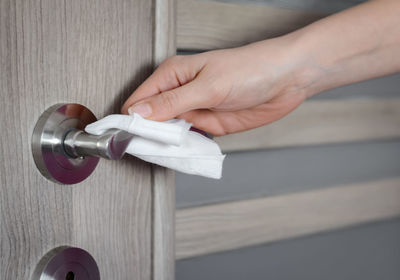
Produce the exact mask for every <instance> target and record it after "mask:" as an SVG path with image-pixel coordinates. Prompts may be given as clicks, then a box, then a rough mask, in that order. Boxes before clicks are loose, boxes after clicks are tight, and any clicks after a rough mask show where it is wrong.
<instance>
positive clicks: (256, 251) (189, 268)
mask: <svg viewBox="0 0 400 280" xmlns="http://www.w3.org/2000/svg"><path fill="white" fill-rule="evenodd" d="M218 1H221V2H247V3H249V2H251V3H254V4H260V5H263V4H270V5H274V6H279V7H284V8H295V9H299V8H300V9H308V10H312V11H320V12H327V13H333V12H337V11H339V10H342V9H345V8H347V7H350V6H352V5H354V4H357V3H361V2H364V1H362V0H335V1H331V0H298V1H296V0H218ZM314 98H315V99H338V98H340V99H348V98H352V99H353V98H358V99H364V98H400V74H397V75H391V76H388V77H383V78H379V79H374V80H370V81H366V82H362V83H358V84H354V85H349V86H346V87H341V88H338V89H334V90H331V91H327V92H325V93H322V94H320V95H318V96H315V97H314ZM327 125H329V124H327ZM397 176H400V139H391V140H388V141H374V142H358V143H351V144H349V143H343V144H334V145H321V146H313V147H297V148H296V147H294V148H282V149H268V150H260V151H251V152H240V153H232V154H229V155H228V156H227V159H226V161H225V164H224V171H223V178H222V179H221V180H219V181H216V180H211V179H205V178H201V177H197V176H188V175H184V174H179V173H178V174H177V176H176V181H177V207H178V208H185V207H191V206H198V205H204V204H210V203H217V202H222V201H231V200H240V199H246V198H253V197H259V196H266V195H276V194H283V193H292V192H301V191H306V190H310V189H317V188H325V187H330V186H333V185H337V184H348V183H358V182H364V181H368V180H375V179H380V178H387V177H397ZM176 272H177V280H184V279H190V280H196V279H208V280H212V279H230V280H236V279H237V280H239V279H250V280H257V279H273V280H279V279H285V280H288V279H307V280H313V279H315V280H320V279H324V280H330V279H332V280H333V279H335V280H336V279H364V280H370V279H371V280H372V279H387V280H390V279H400V218H399V219H396V220H391V221H382V222H379V223H372V224H367V225H362V226H358V227H353V228H347V229H342V230H338V231H335V232H330V233H323V234H318V235H312V236H308V237H304V238H298V239H293V240H287V241H281V242H277V243H273V244H266V245H263V246H257V247H251V248H244V249H240V250H234V251H229V252H223V253H219V254H213V255H208V256H203V257H197V258H192V259H187V260H181V261H178V262H177V265H176Z"/></svg>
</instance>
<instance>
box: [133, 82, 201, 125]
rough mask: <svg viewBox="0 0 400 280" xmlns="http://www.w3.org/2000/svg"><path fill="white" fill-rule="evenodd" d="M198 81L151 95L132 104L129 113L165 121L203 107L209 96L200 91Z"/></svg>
mask: <svg viewBox="0 0 400 280" xmlns="http://www.w3.org/2000/svg"><path fill="white" fill-rule="evenodd" d="M200 84H201V83H199V82H198V81H196V80H194V81H192V82H190V83H187V84H185V85H183V86H181V87H178V88H175V89H172V90H169V91H165V92H162V93H160V94H157V95H153V96H151V97H149V98H147V99H144V100H141V101H140V102H138V103H136V104H134V105H132V106H131V107H130V108H129V109H128V113H129V114H133V113H137V114H139V115H141V116H142V117H143V118H146V119H151V120H155V121H166V120H169V119H172V118H174V117H176V116H178V115H180V114H182V113H185V112H188V111H191V110H194V109H199V108H204V107H206V106H207V105H208V103H209V100H208V99H209V98H207V96H206V94H204V93H203V92H201V87H200Z"/></svg>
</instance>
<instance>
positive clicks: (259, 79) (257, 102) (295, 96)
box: [122, 37, 306, 136]
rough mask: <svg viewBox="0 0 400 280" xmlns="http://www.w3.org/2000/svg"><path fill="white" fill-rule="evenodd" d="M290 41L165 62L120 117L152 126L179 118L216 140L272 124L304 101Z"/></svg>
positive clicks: (132, 98)
mask: <svg viewBox="0 0 400 280" xmlns="http://www.w3.org/2000/svg"><path fill="white" fill-rule="evenodd" d="M290 40H291V39H290V38H288V37H280V38H276V39H271V40H267V41H262V42H258V43H254V44H251V45H247V46H244V47H240V48H235V49H227V50H217V51H210V52H206V53H201V54H196V55H189V56H175V57H172V58H169V59H167V60H166V61H164V62H163V63H162V64H161V65H160V66H159V67H158V68H157V69H156V71H155V72H154V73H153V74H152V75H151V76H150V77H149V78H148V79H147V80H146V81H145V82H144V83H143V84H142V85H141V86H139V87H138V88H137V89H136V91H135V92H134V93H133V94H132V95H131V96H130V97H129V98H128V100H127V101H126V102H125V104H124V106H123V108H122V112H123V113H125V114H127V113H129V114H132V113H133V112H136V113H138V114H139V115H142V116H143V117H145V118H148V119H151V120H157V121H165V120H168V119H171V118H175V117H177V118H183V119H185V120H186V121H188V122H191V123H193V125H194V126H195V127H197V128H199V129H202V130H204V131H207V132H210V133H212V134H214V135H217V136H219V135H225V134H229V133H234V132H239V131H243V130H248V129H251V128H255V127H259V126H262V125H265V124H268V123H271V122H273V121H276V120H278V119H280V118H282V117H283V116H285V115H286V114H288V113H289V112H291V111H292V110H294V109H295V108H296V107H297V106H298V105H300V104H301V103H302V102H303V101H304V100H305V99H306V94H305V92H304V90H303V87H302V84H303V82H302V80H303V78H302V76H301V75H299V73H298V72H297V69H299V68H300V67H299V65H300V64H301V61H300V59H296V52H295V51H294V49H295V48H292V47H290V46H292V45H293V44H291V43H292V42H290Z"/></svg>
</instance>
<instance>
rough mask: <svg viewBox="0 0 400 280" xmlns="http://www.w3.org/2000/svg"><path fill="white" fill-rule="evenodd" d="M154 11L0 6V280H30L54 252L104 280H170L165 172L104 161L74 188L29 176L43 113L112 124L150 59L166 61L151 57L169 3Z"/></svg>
mask: <svg viewBox="0 0 400 280" xmlns="http://www.w3.org/2000/svg"><path fill="white" fill-rule="evenodd" d="M155 3H156V5H158V6H156V7H154V6H153V5H155ZM155 3H153V1H149V0H113V1H109V0H96V1H94V0H71V1H62V0H41V1H40V0H0V61H1V63H0V85H1V88H0V89H1V103H0V104H1V110H0V117H1V122H0V123H1V133H0V139H1V148H0V155H1V162H0V175H1V179H0V180H1V190H0V228H1V235H0V279H4V280H6V279H29V278H30V277H31V274H32V272H33V270H34V268H35V266H36V264H37V262H38V261H39V260H40V258H41V257H42V256H43V255H44V254H45V253H46V252H48V251H49V250H51V249H52V248H54V247H58V246H61V245H67V246H74V247H79V248H82V249H84V250H86V251H88V252H89V253H90V254H91V255H92V256H93V257H94V258H95V260H96V261H97V264H98V266H99V269H100V274H101V278H102V279H151V278H152V275H162V277H161V278H158V279H172V277H173V250H172V249H171V248H173V244H172V245H171V243H173V207H172V205H173V203H174V201H173V199H174V182H173V176H172V175H173V174H171V172H169V171H167V170H165V169H163V168H158V167H157V168H156V167H153V166H151V165H150V164H148V163H145V162H143V161H141V160H138V159H135V158H133V157H129V158H128V157H126V158H124V159H123V160H120V161H108V160H103V159H102V160H101V161H100V164H99V165H98V167H97V168H96V170H95V171H94V173H93V174H92V175H91V176H90V177H89V178H88V179H86V180H85V181H83V182H82V183H79V184H76V185H72V186H66V185H58V184H55V183H52V182H50V181H48V180H47V179H45V178H44V177H43V176H42V175H41V174H40V173H39V171H38V170H37V169H36V166H35V163H34V161H33V158H32V154H31V147H30V145H31V135H32V131H33V128H34V126H35V123H36V121H37V119H38V117H39V116H40V115H41V114H42V112H43V111H44V110H45V109H46V108H48V107H50V106H51V105H53V104H56V103H61V102H66V103H80V104H83V105H85V106H87V107H88V108H90V109H91V110H92V111H93V112H94V113H95V115H96V116H97V117H98V118H100V117H103V116H105V115H108V114H110V113H119V110H120V108H121V105H122V103H123V102H124V100H125V99H126V98H127V97H128V96H129V94H130V93H131V92H132V91H133V90H134V89H135V87H137V86H138V85H139V84H140V83H141V82H142V81H143V80H144V79H145V78H146V77H147V76H148V75H149V74H150V73H151V71H152V68H153V64H154V62H155V59H160V58H162V56H166V55H167V54H171V51H166V49H167V46H168V44H170V43H168V40H166V39H165V38H164V39H162V38H163V37H162V38H161V39H158V40H159V41H160V43H159V44H158V47H157V48H154V44H153V42H154V40H155V39H157V38H158V37H155V35H157V32H158V33H159V34H162V35H163V34H164V33H163V32H164V31H168V28H170V27H173V25H159V23H158V21H157V18H155V14H157V12H158V13H160V12H163V11H171V10H170V6H169V5H170V4H169V1H165V2H164V3H163V4H162V5H160V4H157V1H155ZM171 3H172V1H171ZM155 12H156V13H155ZM170 15H172V14H166V15H162V14H161V15H158V17H160V18H163V20H165V18H168V16H170ZM155 19H156V20H155ZM167 22H168V21H167ZM172 22H173V21H172ZM157 24H158V25H157ZM157 26H158V27H157ZM154 31H156V32H154ZM168 34H169V33H168ZM157 36H159V35H157ZM163 36H169V35H163ZM163 44H164V45H163ZM161 213H163V214H162V215H163V216H162V217H161ZM154 255H157V258H153V257H152V256H154ZM171 256H172V257H171Z"/></svg>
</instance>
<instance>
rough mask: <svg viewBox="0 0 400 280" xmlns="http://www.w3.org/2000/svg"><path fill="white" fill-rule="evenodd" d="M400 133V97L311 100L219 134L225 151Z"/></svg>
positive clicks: (389, 136)
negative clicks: (267, 119) (262, 121)
mask: <svg viewBox="0 0 400 280" xmlns="http://www.w3.org/2000/svg"><path fill="white" fill-rule="evenodd" d="M397 137H400V99H353V100H350V99H345V100H343V99H342V100H325V101H322V100H320V101H307V102H305V103H304V104H303V105H301V106H300V107H299V108H297V109H296V110H295V111H294V112H292V113H291V114H289V115H287V116H286V117H284V118H283V119H281V120H279V121H277V122H275V123H272V124H269V125H266V126H263V127H259V128H256V129H253V130H249V131H246V132H241V133H236V134H230V135H227V136H223V137H217V138H215V140H216V141H217V142H218V144H220V146H221V148H222V150H223V151H225V152H231V151H243V150H254V149H264V148H277V147H286V146H301V145H317V144H329V143H338V142H354V141H364V140H379V139H390V138H397Z"/></svg>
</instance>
